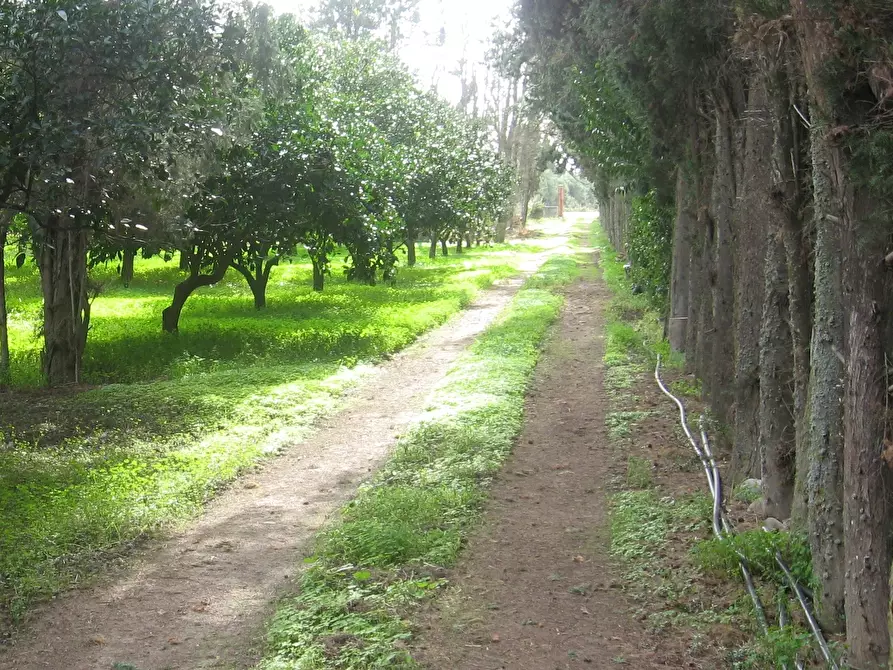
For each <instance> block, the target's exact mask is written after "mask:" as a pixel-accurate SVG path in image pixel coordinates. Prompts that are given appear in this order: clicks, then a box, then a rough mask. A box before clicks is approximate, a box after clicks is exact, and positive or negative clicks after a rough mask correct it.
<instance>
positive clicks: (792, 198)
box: [761, 44, 812, 529]
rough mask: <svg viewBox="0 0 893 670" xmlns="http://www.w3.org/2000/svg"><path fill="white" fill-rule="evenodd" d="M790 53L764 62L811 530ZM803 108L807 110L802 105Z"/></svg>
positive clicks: (804, 242) (772, 53)
mask: <svg viewBox="0 0 893 670" xmlns="http://www.w3.org/2000/svg"><path fill="white" fill-rule="evenodd" d="M789 51H790V50H789V49H786V50H784V51H782V52H780V53H779V51H778V49H777V48H776V46H775V45H771V46H770V45H768V44H766V45H764V46H763V50H762V54H761V56H762V60H763V61H764V63H765V65H764V69H765V76H766V82H767V87H768V94H769V109H770V113H771V114H772V127H773V134H774V135H775V143H774V145H773V150H772V168H773V169H772V175H773V181H774V183H773V186H772V202H773V205H774V206H775V208H776V209H777V210H778V217H779V220H780V221H781V226H782V234H783V236H784V247H785V259H786V265H787V274H788V314H789V317H788V322H789V330H790V333H791V363H792V375H793V390H792V408H793V418H794V453H795V477H794V498H793V501H792V507H791V519H792V521H793V524H794V526H795V527H797V528H801V529H805V528H806V525H807V509H808V504H807V479H808V472H809V456H808V454H809V416H808V413H807V408H808V402H807V400H808V396H809V339H810V335H811V332H812V315H811V300H812V298H811V280H812V278H811V276H810V269H809V251H808V238H807V236H806V234H805V232H804V225H803V223H804V222H803V214H802V208H803V192H802V188H801V185H800V171H801V168H800V165H801V158H802V156H801V147H800V144H801V143H800V138H799V128H800V120H799V118H797V113H796V112H795V111H794V110H793V104H794V102H795V101H794V98H795V95H796V94H795V92H794V90H793V89H792V85H791V78H789V77H788V73H787V67H788V62H789V59H790V58H791V54H790V53H789ZM801 107H804V108H805V107H806V106H805V105H802V103H801Z"/></svg>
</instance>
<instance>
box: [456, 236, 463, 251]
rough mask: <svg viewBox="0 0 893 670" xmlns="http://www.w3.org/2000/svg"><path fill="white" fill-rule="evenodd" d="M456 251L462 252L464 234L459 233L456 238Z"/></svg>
mask: <svg viewBox="0 0 893 670" xmlns="http://www.w3.org/2000/svg"><path fill="white" fill-rule="evenodd" d="M456 253H457V254H461V253H462V235H458V236H457V238H456Z"/></svg>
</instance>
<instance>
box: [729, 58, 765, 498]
mask: <svg viewBox="0 0 893 670" xmlns="http://www.w3.org/2000/svg"><path fill="white" fill-rule="evenodd" d="M748 90H749V96H748V101H747V113H746V114H745V129H744V157H743V161H744V162H743V167H742V175H741V179H740V180H739V183H738V187H737V200H738V202H737V207H736V210H735V222H734V230H735V249H737V251H738V259H737V262H736V263H735V386H734V392H735V409H734V415H735V421H734V425H733V432H732V435H733V438H732V439H733V449H732V462H731V468H730V469H731V479H732V481H733V482H737V481H740V480H742V479H745V478H747V477H752V476H757V475H758V473H759V471H760V451H759V435H760V317H761V316H762V311H763V288H764V286H763V273H762V270H763V267H764V263H765V258H766V228H765V225H764V222H765V220H766V218H767V217H768V216H769V214H770V213H771V205H770V204H769V202H768V199H769V194H770V191H771V164H770V161H771V156H772V141H773V133H772V124H771V122H770V120H769V114H768V112H767V110H766V90H765V86H764V83H763V81H762V78H761V76H760V75H759V74H757V73H752V74H751V75H750V77H749V84H748Z"/></svg>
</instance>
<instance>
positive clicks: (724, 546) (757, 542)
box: [692, 528, 813, 587]
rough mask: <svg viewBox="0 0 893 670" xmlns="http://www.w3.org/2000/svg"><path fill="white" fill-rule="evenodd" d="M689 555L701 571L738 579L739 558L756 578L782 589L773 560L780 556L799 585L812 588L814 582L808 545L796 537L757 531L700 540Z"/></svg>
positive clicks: (782, 577)
mask: <svg viewBox="0 0 893 670" xmlns="http://www.w3.org/2000/svg"><path fill="white" fill-rule="evenodd" d="M692 552H693V554H694V556H695V559H696V561H697V562H698V564H699V565H700V566H701V568H702V569H704V570H705V571H708V572H713V573H716V574H723V575H728V576H735V575H737V572H738V569H739V566H738V557H739V555H741V556H744V557H745V558H746V559H747V561H748V563H750V566H751V569H752V570H753V571H754V572H755V573H756V574H757V575H760V576H763V577H764V578H767V579H771V580H773V581H774V582H775V583H776V584H778V585H780V586H783V587H784V586H786V585H787V578H786V577H785V575H784V573H783V572H782V570H781V568H780V567H779V566H778V564H777V562H776V560H775V554H776V552H780V553H781V555H782V557H783V559H784V561H785V563H787V565H788V567H789V568H790V569H791V572H792V573H793V574H794V576H795V577H796V578H797V580H798V581H799V582H800V583H801V584H806V585H811V584H812V582H813V579H812V559H811V553H810V549H809V543H808V542H807V540H806V538H805V537H804V536H803V535H802V534H799V533H781V532H773V533H767V532H766V531H764V530H762V529H759V528H758V529H754V530H747V531H743V532H740V533H736V534H734V535H730V536H727V537H725V538H723V539H721V540H719V539H716V538H711V539H707V540H703V541H701V542H698V543H697V544H696V545H695V546H694V547H693V549H692Z"/></svg>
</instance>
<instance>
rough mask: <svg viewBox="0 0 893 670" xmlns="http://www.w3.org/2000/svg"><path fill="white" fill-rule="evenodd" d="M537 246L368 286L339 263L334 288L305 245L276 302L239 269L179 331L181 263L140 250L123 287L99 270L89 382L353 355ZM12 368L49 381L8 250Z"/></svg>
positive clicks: (505, 269) (20, 272)
mask: <svg viewBox="0 0 893 670" xmlns="http://www.w3.org/2000/svg"><path fill="white" fill-rule="evenodd" d="M524 249H528V250H533V249H534V247H533V245H512V246H510V245H499V246H497V247H494V248H492V249H490V248H474V249H470V250H467V251H465V252H464V253H463V254H462V255H455V254H452V255H450V256H449V257H447V258H443V257H440V256H438V258H437V259H436V260H433V261H432V260H429V259H428V258H427V257H426V256H425V255H424V254H422V253H420V254H419V264H418V265H417V266H416V267H414V268H406V267H404V268H401V269H400V271H399V274H398V279H397V283H396V284H395V285H394V286H387V285H381V286H375V287H370V286H361V285H357V284H352V283H349V282H347V281H346V280H345V279H344V274H343V272H342V271H341V269H340V268H337V267H336V269H335V270H334V271H333V273H332V276H331V277H330V278H329V279H328V281H327V286H326V290H325V291H324V292H323V293H316V292H314V291H312V290H311V276H312V271H311V266H310V263H309V260H308V258H307V256H306V254H302V255H300V256H299V257H297V258H296V259H295V260H294V261H293V262H291V263H285V264H283V265H282V266H280V267H277V268H275V269H274V271H273V274H272V276H271V278H270V284H269V287H268V307H267V308H266V309H265V310H262V311H261V312H257V311H256V310H254V309H253V303H252V299H251V293H250V291H249V290H248V287H247V285H246V284H245V281H244V279H243V278H242V277H241V276H240V275H239V274H238V273H236V272H235V271H232V270H230V272H229V273H227V275H226V277H224V279H223V281H221V282H220V283H219V284H217V285H216V286H214V287H210V288H207V289H203V290H201V291H199V292H196V293H195V294H194V295H193V296H192V297H191V298H190V299H189V301H188V302H187V303H186V307H185V308H184V310H183V315H182V318H181V322H180V333H179V334H178V335H177V336H176V337H172V336H170V335H167V334H165V333H163V332H162V330H161V311H162V310H163V309H164V308H165V307H166V306H167V305H168V304H170V300H171V296H172V292H173V286H174V284H176V282H177V281H179V279H180V278H181V277H182V274H181V273H180V271H179V270H178V269H177V264H176V262H170V263H165V262H164V261H163V260H162V259H160V258H158V257H154V258H151V259H137V262H136V277H135V278H134V281H133V282H132V283H131V285H130V287H129V288H124V287H123V285H121V282H120V280H119V278H118V277H117V274H116V269H115V267H113V266H111V265H109V266H101V267H98V268H95V269H94V270H93V271H92V274H91V278H92V279H93V281H94V282H95V283H96V284H98V285H100V286H101V287H102V288H101V292H100V296H99V297H98V298H97V299H96V300H95V301H94V303H93V307H92V313H91V330H90V336H89V341H88V344H87V351H86V355H85V358H84V368H83V369H84V378H85V380H86V381H87V382H88V383H97V384H101V383H112V382H114V383H129V382H136V381H148V380H153V379H157V378H162V377H164V378H181V377H183V376H185V375H188V374H194V373H196V372H207V371H213V370H217V369H221V368H226V367H231V368H242V367H244V365H245V364H246V363H255V362H258V363H263V364H267V365H269V364H275V363H291V362H294V361H295V360H296V359H301V360H306V361H311V360H331V359H332V358H337V359H339V360H342V361H346V362H348V363H351V362H353V361H355V360H358V359H363V358H369V357H372V356H377V355H381V354H383V353H387V352H390V351H393V350H395V349H397V348H400V347H402V346H405V345H406V344H407V343H409V342H411V341H412V340H413V339H414V338H415V337H416V336H417V335H418V334H419V333H420V332H423V331H425V330H427V329H429V328H431V327H432V326H435V325H438V324H439V323H442V322H443V321H444V320H445V319H446V318H447V317H448V316H449V315H450V314H452V313H454V312H455V311H456V310H457V309H459V308H461V307H463V306H465V305H466V304H468V302H469V300H470V299H471V297H472V296H473V295H474V293H475V291H476V290H478V289H479V288H482V287H484V286H488V285H490V284H491V283H492V282H493V281H495V280H497V279H500V278H504V277H507V276H510V275H511V274H513V273H514V272H515V270H516V266H517V252H518V251H519V250H524ZM7 273H8V277H7V290H8V293H9V322H10V347H11V349H12V364H11V368H12V370H11V374H12V382H13V385H14V386H18V387H22V386H31V387H36V386H39V385H40V381H41V380H40V348H41V340H40V337H39V327H40V311H41V298H40V293H39V277H38V273H37V269H36V267H35V266H34V264H33V263H32V262H30V261H29V262H28V263H26V264H25V266H24V267H22V268H21V269H16V268H15V266H14V264H13V263H12V258H11V257H10V256H9V255H8V256H7Z"/></svg>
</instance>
